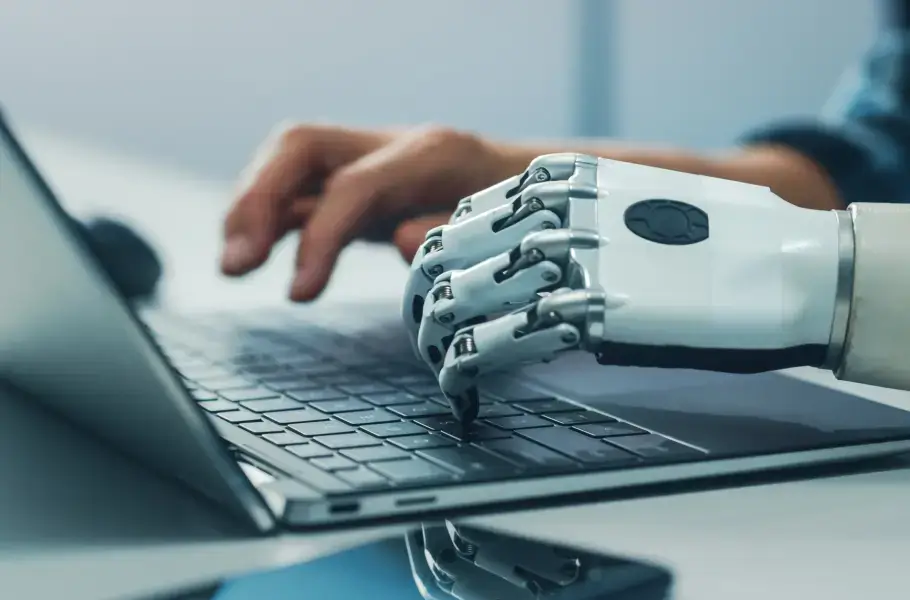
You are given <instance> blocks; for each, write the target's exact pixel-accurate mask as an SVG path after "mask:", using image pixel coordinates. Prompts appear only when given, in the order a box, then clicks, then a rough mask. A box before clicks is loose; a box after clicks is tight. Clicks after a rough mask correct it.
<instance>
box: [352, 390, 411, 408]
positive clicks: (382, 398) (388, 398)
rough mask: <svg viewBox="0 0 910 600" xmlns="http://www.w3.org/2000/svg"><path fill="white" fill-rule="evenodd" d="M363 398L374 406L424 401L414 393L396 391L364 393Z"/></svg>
mask: <svg viewBox="0 0 910 600" xmlns="http://www.w3.org/2000/svg"><path fill="white" fill-rule="evenodd" d="M363 399H364V400H366V401H367V402H369V403H370V404H372V405H374V406H395V405H398V404H415V403H419V402H423V399H422V398H418V397H417V396H415V395H414V394H408V393H405V392H395V393H393V394H364V396H363Z"/></svg>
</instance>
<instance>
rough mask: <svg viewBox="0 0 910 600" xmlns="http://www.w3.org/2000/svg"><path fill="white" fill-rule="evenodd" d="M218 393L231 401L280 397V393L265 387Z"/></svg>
mask: <svg viewBox="0 0 910 600" xmlns="http://www.w3.org/2000/svg"><path fill="white" fill-rule="evenodd" d="M218 395H219V396H221V397H222V398H224V399H225V400H230V401H231V402H246V401H247V400H266V399H269V398H278V397H279V396H278V394H276V393H275V392H273V391H272V390H270V389H267V388H264V387H255V388H247V389H242V390H223V391H219V392H218Z"/></svg>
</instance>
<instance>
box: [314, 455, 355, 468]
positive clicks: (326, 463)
mask: <svg viewBox="0 0 910 600" xmlns="http://www.w3.org/2000/svg"><path fill="white" fill-rule="evenodd" d="M310 462H311V463H313V464H314V465H316V466H317V467H319V468H320V469H322V470H323V471H341V470H344V469H356V468H357V467H358V465H357V463H355V462H354V461H352V460H348V459H347V458H345V457H343V456H329V457H326V458H314V459H312V460H311V461H310Z"/></svg>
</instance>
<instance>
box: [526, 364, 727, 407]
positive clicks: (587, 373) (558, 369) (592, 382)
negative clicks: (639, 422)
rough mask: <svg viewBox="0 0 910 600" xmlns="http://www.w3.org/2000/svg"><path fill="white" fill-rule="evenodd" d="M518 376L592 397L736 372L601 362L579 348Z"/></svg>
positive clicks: (723, 378) (710, 380)
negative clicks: (604, 363)
mask: <svg viewBox="0 0 910 600" xmlns="http://www.w3.org/2000/svg"><path fill="white" fill-rule="evenodd" d="M518 377H519V378H520V379H521V380H523V381H526V382H528V383H529V384H531V385H534V386H535V387H537V386H539V385H541V386H544V387H545V388H546V389H547V390H548V391H550V392H552V393H554V394H558V395H560V396H565V397H567V398H571V399H573V400H577V401H590V400H597V399H606V398H608V397H609V396H615V395H618V394H628V393H633V392H657V391H664V390H679V389H680V388H682V387H689V386H704V385H711V384H714V383H726V382H728V381H730V380H731V378H733V377H735V376H734V375H728V374H726V373H712V372H706V371H689V370H677V369H650V368H639V367H610V366H605V365H600V364H598V363H597V362H596V361H595V359H594V357H593V356H592V355H590V354H585V353H581V352H578V353H571V354H565V355H563V356H561V357H560V358H559V359H557V360H554V361H553V362H551V363H547V364H539V365H530V366H527V367H524V368H522V369H520V370H519V371H518ZM535 384H536V385H535Z"/></svg>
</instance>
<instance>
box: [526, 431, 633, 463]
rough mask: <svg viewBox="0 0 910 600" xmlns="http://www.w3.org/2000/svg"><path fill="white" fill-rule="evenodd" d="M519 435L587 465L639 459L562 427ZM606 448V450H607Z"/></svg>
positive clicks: (628, 461) (629, 461) (627, 461)
mask: <svg viewBox="0 0 910 600" xmlns="http://www.w3.org/2000/svg"><path fill="white" fill-rule="evenodd" d="M517 433H518V435H520V436H522V437H525V438H528V439H530V440H533V441H535V442H537V443H538V444H541V445H543V446H546V447H548V448H550V449H551V450H555V451H557V452H561V453H563V454H567V455H569V456H571V457H572V458H574V459H575V460H577V461H579V462H583V463H586V464H598V465H606V464H610V465H612V464H617V465H620V464H627V463H631V462H635V461H637V460H638V459H637V458H636V457H635V456H634V455H632V454H630V453H628V452H626V451H624V450H620V449H619V448H617V447H615V446H611V445H609V444H604V443H602V442H600V441H599V440H595V439H592V438H589V437H587V436H585V435H582V434H581V433H578V432H577V431H572V430H571V429H563V428H561V427H547V428H545V429H523V430H521V431H518V432H517ZM605 448H606V450H605Z"/></svg>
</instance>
